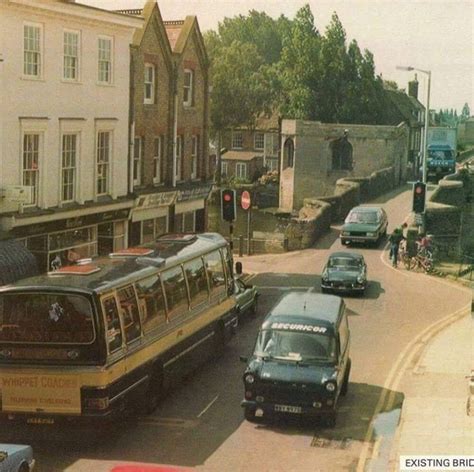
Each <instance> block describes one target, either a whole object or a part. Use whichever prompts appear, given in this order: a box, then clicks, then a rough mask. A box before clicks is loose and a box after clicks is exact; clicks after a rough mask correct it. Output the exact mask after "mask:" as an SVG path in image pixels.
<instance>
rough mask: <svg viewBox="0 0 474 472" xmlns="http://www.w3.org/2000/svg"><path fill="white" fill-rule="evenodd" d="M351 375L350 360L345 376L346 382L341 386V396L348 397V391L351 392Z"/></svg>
mask: <svg viewBox="0 0 474 472" xmlns="http://www.w3.org/2000/svg"><path fill="white" fill-rule="evenodd" d="M350 374H351V361H350V360H349V362H348V365H347V369H346V373H345V375H344V380H343V382H342V386H341V395H343V396H344V395H347V391H348V390H349V376H350Z"/></svg>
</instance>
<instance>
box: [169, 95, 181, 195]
mask: <svg viewBox="0 0 474 472" xmlns="http://www.w3.org/2000/svg"><path fill="white" fill-rule="evenodd" d="M177 150H178V92H177V90H176V89H175V92H174V117H173V175H172V186H173V187H176V158H177ZM181 165H183V163H181Z"/></svg>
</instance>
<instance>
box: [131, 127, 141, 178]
mask: <svg viewBox="0 0 474 472" xmlns="http://www.w3.org/2000/svg"><path fill="white" fill-rule="evenodd" d="M137 143H138V155H137ZM143 144H144V140H143V136H135V138H134V139H133V176H132V177H133V186H134V187H138V186H140V185H141V184H142V162H143V148H144V146H143Z"/></svg>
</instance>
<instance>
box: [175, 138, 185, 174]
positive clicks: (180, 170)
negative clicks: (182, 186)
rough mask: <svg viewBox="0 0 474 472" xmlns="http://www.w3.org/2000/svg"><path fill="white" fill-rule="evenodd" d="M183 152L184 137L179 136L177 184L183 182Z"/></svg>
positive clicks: (177, 144) (176, 170) (177, 142)
mask: <svg viewBox="0 0 474 472" xmlns="http://www.w3.org/2000/svg"><path fill="white" fill-rule="evenodd" d="M183 150H184V136H183V135H182V134H178V136H176V168H175V178H176V182H181V181H183V180H184V179H183Z"/></svg>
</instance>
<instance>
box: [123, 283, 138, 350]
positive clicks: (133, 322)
mask: <svg viewBox="0 0 474 472" xmlns="http://www.w3.org/2000/svg"><path fill="white" fill-rule="evenodd" d="M117 297H118V301H119V306H120V314H121V316H122V321H123V330H124V333H125V341H126V342H127V343H129V342H131V341H134V340H135V339H137V338H139V337H140V332H141V328H140V312H139V311H138V304H137V299H136V297H135V290H134V288H133V285H129V286H128V287H124V288H123V289H121V290H118V291H117Z"/></svg>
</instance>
